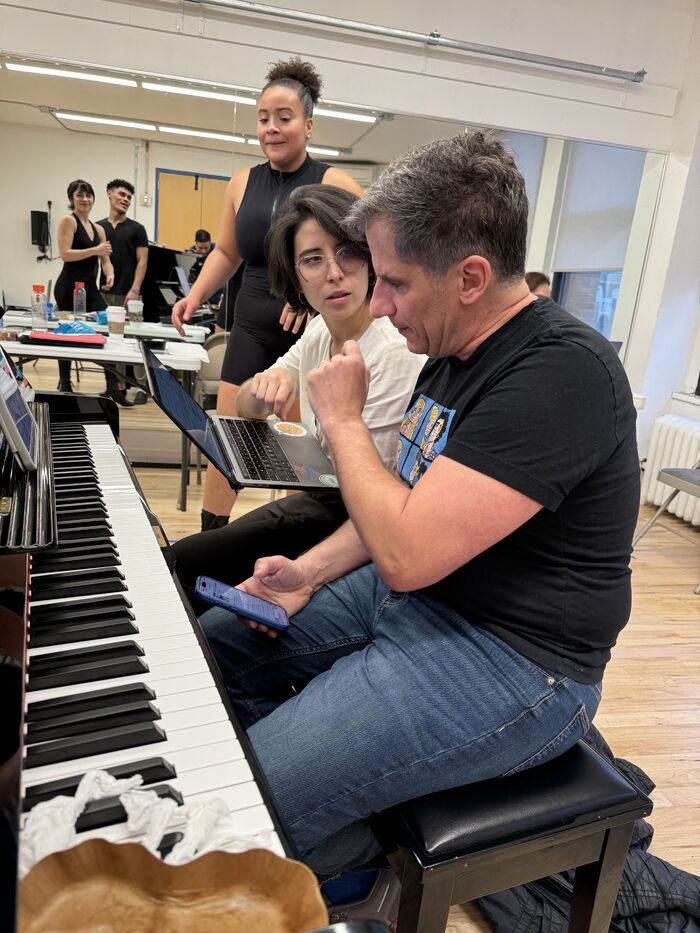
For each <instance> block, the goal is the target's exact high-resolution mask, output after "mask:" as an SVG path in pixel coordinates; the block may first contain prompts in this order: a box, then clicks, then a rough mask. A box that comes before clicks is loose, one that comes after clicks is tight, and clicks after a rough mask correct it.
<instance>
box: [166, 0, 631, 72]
mask: <svg viewBox="0 0 700 933" xmlns="http://www.w3.org/2000/svg"><path fill="white" fill-rule="evenodd" d="M183 3H187V4H189V5H190V6H196V7H197V8H198V9H199V10H200V11H201V8H202V7H203V6H212V7H221V8H223V9H228V10H240V11H241V12H243V13H254V14H257V15H262V16H273V17H278V18H281V19H292V20H297V21H300V22H302V23H314V24H315V25H317V26H330V27H331V28H334V29H347V30H350V31H352V32H364V33H368V34H369V35H373V36H383V37H384V38H388V39H402V40H403V41H405V42H419V43H420V44H421V45H428V46H437V47H439V48H445V49H459V50H460V51H462V52H475V53H476V54H477V55H492V56H494V57H495V58H509V59H512V60H514V61H518V62H527V63H529V64H531V65H546V66H547V67H549V68H565V69H567V70H568V71H581V72H584V73H585V74H592V75H600V76H601V77H604V78H617V79H619V80H620V81H633V82H635V83H636V84H640V83H641V82H642V81H643V80H644V76H645V75H646V70H645V69H644V68H640V69H639V71H623V70H622V69H620V68H607V67H606V66H605V65H589V64H587V63H586V62H575V61H570V60H569V59H566V58H550V57H549V56H546V55H536V54H534V53H532V52H518V51H516V50H514V49H501V48H498V47H497V46H493V45H479V44H478V43H476V42H467V41H465V40H464V39H448V38H446V37H445V36H441V35H440V33H439V32H430V33H420V32H411V31H409V30H407V29H392V28H390V27H389V26H377V25H375V24H374V23H360V22H357V21H355V20H350V19H339V18H338V17H336V16H324V15H323V14H322V13H306V12H304V11H302V10H285V9H283V8H282V7H278V6H268V5H267V4H264V3H253V2H250V0H183Z"/></svg>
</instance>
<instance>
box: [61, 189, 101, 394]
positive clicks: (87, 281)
mask: <svg viewBox="0 0 700 933" xmlns="http://www.w3.org/2000/svg"><path fill="white" fill-rule="evenodd" d="M94 203H95V192H94V190H93V187H92V185H91V184H90V183H89V182H87V181H83V179H82V178H78V179H76V181H72V182H71V183H70V184H69V185H68V204H69V207H70V208H71V213H70V214H64V215H63V217H61V219H60V220H59V222H58V226H57V228H56V239H57V240H58V252H59V255H60V257H61V259H62V260H63V269H61V274H60V275H59V277H58V279H57V280H56V285H55V286H54V292H53V293H54V300H55V303H56V308H57V310H58V311H59V312H60V311H63V312H70V313H72V311H73V290H74V288H75V283H76V282H83V284H84V286H85V298H86V310H88V311H103V310H104V309H105V308H106V307H107V302H106V301H105V300H104V298H103V297H102V295H101V293H100V291H99V289H98V288H97V272H98V264H99V263H102V272H103V274H104V278H105V286H106V288H111V287H112V285H113V284H114V269H113V267H112V263H111V262H110V259H109V255H110V253H111V252H112V246H111V244H110V243H109V242H108V241H107V237H106V235H105V232H104V230H103V229H102V227H100V226H99V224H94V223H93V222H92V221H91V220H90V211H91V210H92V208H93V205H94ZM58 369H59V373H60V379H59V383H58V388H59V389H62V390H63V391H64V392H71V391H72V386H71V382H70V360H59V363H58Z"/></svg>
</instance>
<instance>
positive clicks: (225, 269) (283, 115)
mask: <svg viewBox="0 0 700 933" xmlns="http://www.w3.org/2000/svg"><path fill="white" fill-rule="evenodd" d="M320 91H321V79H320V76H319V75H318V74H317V72H316V70H315V69H314V67H313V66H312V65H311V64H309V63H308V62H302V61H301V60H300V59H298V58H296V59H291V60H290V61H288V62H278V63H277V64H275V65H273V67H272V68H271V69H270V71H269V72H268V75H267V83H266V85H265V87H264V88H263V91H262V94H261V95H260V99H259V101H258V127H257V132H258V140H259V142H260V146H261V148H262V150H263V152H264V154H265V156H266V157H267V162H265V163H264V164H263V165H256V166H255V167H254V168H251V169H242V170H241V171H239V172H236V174H235V175H234V176H233V177H232V179H231V182H230V184H229V186H228V189H227V192H226V199H225V203H224V211H223V215H222V218H221V229H220V231H219V236H218V237H217V240H216V249H215V250H214V251H213V252H212V253H211V254H210V255H209V256H208V257H207V260H206V262H205V263H204V266H203V267H202V271H201V273H200V274H199V276H198V278H197V281H196V282H195V284H194V285H193V286H192V290H191V291H190V294H189V295H188V296H187V297H186V298H183V299H182V301H179V302H178V303H177V304H176V305H175V307H174V308H173V314H172V320H173V324H174V325H175V326H176V327H177V328H178V329H180V330H181V327H182V323H183V322H184V321H188V320H189V319H190V317H191V316H192V314H193V312H194V311H196V310H197V308H198V307H199V305H200V304H201V303H202V301H203V300H204V299H206V297H207V296H208V295H211V294H212V293H213V292H215V291H216V290H217V289H218V288H221V287H222V286H223V285H224V284H225V283H226V282H227V281H228V280H229V279H230V277H231V276H232V275H233V273H234V272H235V271H236V269H237V268H238V266H239V265H240V264H241V262H242V261H243V260H245V269H244V272H243V281H242V284H241V290H240V292H239V294H238V297H237V299H236V306H235V310H234V320H233V327H232V330H231V336H230V338H229V342H228V346H227V348H226V357H225V359H224V365H223V370H222V375H221V378H222V381H221V383H220V386H219V396H218V399H217V406H216V411H217V413H218V414H219V415H228V416H230V415H235V414H236V394H237V392H238V388H239V386H240V385H241V383H242V382H244V381H245V380H246V379H248V378H249V377H250V376H252V375H254V374H255V373H256V372H260V371H261V370H262V369H266V368H267V367H268V366H271V365H272V363H274V362H275V360H276V359H277V358H278V357H279V356H281V355H282V354H284V353H286V352H287V350H288V349H289V347H290V346H291V345H292V344H293V343H294V341H295V340H296V339H297V337H298V335H299V331H300V329H301V324H302V321H303V318H302V317H297V316H296V315H295V314H294V312H292V311H290V310H289V309H288V307H287V306H285V305H284V303H283V302H282V301H279V300H278V299H276V298H273V297H272V295H271V294H270V287H269V283H268V279H267V258H266V255H265V239H266V237H267V232H268V230H269V229H270V225H271V223H272V221H273V220H274V219H275V217H276V216H277V215H278V214H279V212H280V209H281V208H282V207H283V206H284V204H285V203H286V201H287V199H288V197H289V195H290V193H291V192H292V191H293V190H294V189H295V188H298V187H300V186H301V185H309V184H317V183H321V182H322V183H323V184H328V185H336V186H337V187H338V188H344V189H346V190H347V191H351V192H352V193H353V194H356V195H358V196H361V195H362V189H361V188H360V186H359V185H358V184H357V182H355V181H354V180H353V179H352V178H351V177H350V176H349V175H348V174H347V173H346V172H344V171H342V170H341V169H337V168H333V167H332V166H329V165H326V164H325V163H323V162H317V161H316V160H315V159H312V158H311V157H310V156H309V155H308V154H307V152H306V146H307V143H308V141H309V139H310V137H311V130H312V127H313V116H312V114H313V105H314V103H316V101H317V100H318V99H319V96H320ZM181 333H184V332H183V331H182V330H181ZM234 500H235V494H234V493H233V492H232V491H231V489H230V488H229V485H228V482H227V480H226V479H225V478H224V477H223V476H222V475H221V474H220V473H219V472H218V471H216V470H215V469H214V467H212V466H211V464H210V465H209V467H208V468H207V475H206V482H205V487H204V502H203V510H202V530H206V529H207V528H212V527H221V526H222V525H225V524H226V523H227V522H228V517H229V513H230V511H231V507H232V506H233V503H234Z"/></svg>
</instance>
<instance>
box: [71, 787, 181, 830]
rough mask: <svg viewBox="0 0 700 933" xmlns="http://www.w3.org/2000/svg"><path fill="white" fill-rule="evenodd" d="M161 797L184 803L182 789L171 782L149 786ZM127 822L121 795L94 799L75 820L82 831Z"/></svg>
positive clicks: (76, 825) (77, 827)
mask: <svg viewBox="0 0 700 933" xmlns="http://www.w3.org/2000/svg"><path fill="white" fill-rule="evenodd" d="M149 790H152V791H154V792H155V793H156V794H157V795H158V796H159V797H160V798H161V799H164V798H166V797H167V798H170V800H174V801H175V802H176V803H177V805H178V807H181V806H182V804H183V803H184V801H183V799H182V794H181V793H180V791H178V790H175V788H174V787H170V785H169V784H159V785H158V786H157V787H149ZM125 822H126V810H125V809H124V807H123V806H122V805H121V803H120V802H119V797H103V798H102V800H92V801H91V802H90V803H89V804H88V805H87V806H86V807H85V809H84V810H83V812H82V813H81V814H80V816H79V817H78V819H77V820H76V821H75V829H76V831H77V832H79V833H82V832H85V831H86V830H88V829H100V828H101V827H102V826H113V825H114V824H115V823H125Z"/></svg>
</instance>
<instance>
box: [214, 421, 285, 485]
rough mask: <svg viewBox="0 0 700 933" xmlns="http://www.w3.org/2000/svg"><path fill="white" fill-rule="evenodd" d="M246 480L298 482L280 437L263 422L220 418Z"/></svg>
mask: <svg viewBox="0 0 700 933" xmlns="http://www.w3.org/2000/svg"><path fill="white" fill-rule="evenodd" d="M219 424H221V425H222V426H223V429H224V431H225V432H226V436H227V437H228V439H229V441H230V442H231V445H232V446H233V449H234V450H235V451H236V453H237V454H238V460H239V467H240V468H241V472H242V473H243V475H244V476H245V478H246V479H259V480H271V481H274V482H282V483H284V482H293V483H298V482H299V477H298V476H297V474H296V473H295V471H294V469H293V468H292V465H291V463H290V462H289V460H288V459H287V457H286V456H285V454H284V452H283V450H282V447H281V446H280V443H279V441H278V440H277V438H275V437H273V436H272V434H271V433H270V430H269V428H268V427H267V426H266V424H265V422H263V421H223V420H222V421H220V422H219Z"/></svg>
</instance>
